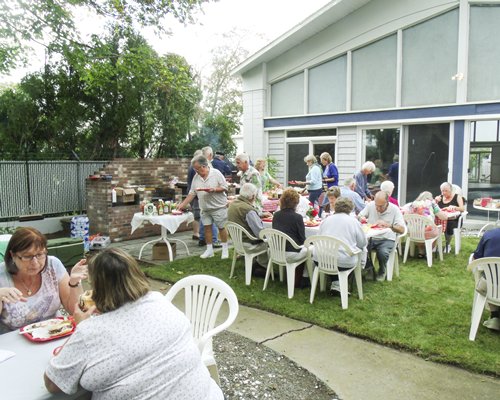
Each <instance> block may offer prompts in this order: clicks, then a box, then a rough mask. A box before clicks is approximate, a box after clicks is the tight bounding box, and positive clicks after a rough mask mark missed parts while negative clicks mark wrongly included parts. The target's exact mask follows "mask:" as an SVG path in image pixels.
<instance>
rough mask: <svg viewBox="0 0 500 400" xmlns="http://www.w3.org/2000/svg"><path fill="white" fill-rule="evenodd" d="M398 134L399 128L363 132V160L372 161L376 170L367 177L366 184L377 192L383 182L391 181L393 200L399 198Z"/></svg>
mask: <svg viewBox="0 0 500 400" xmlns="http://www.w3.org/2000/svg"><path fill="white" fill-rule="evenodd" d="M399 134H400V128H378V129H365V130H363V143H364V153H365V157H364V160H366V161H372V162H373V163H374V164H375V168H376V169H375V172H374V173H373V174H371V175H370V176H369V177H368V184H369V186H370V188H371V189H372V190H378V188H379V187H380V184H381V183H382V182H383V181H385V180H387V179H389V180H391V181H392V182H393V183H394V191H393V193H392V196H393V197H395V198H399V197H398V187H399V185H398V181H399V136H400V135H399Z"/></svg>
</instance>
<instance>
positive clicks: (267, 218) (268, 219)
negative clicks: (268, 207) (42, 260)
mask: <svg viewBox="0 0 500 400" xmlns="http://www.w3.org/2000/svg"><path fill="white" fill-rule="evenodd" d="M262 222H273V217H266V218H262Z"/></svg>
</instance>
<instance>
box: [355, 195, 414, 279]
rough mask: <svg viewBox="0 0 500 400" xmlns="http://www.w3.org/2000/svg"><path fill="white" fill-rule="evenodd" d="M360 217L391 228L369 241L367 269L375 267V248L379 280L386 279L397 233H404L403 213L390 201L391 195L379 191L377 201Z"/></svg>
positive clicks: (366, 208)
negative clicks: (387, 266)
mask: <svg viewBox="0 0 500 400" xmlns="http://www.w3.org/2000/svg"><path fill="white" fill-rule="evenodd" d="M358 218H359V220H360V221H361V222H368V223H369V224H376V225H378V226H379V227H380V228H390V230H389V231H388V232H387V233H384V234H383V235H379V236H374V237H373V238H371V239H370V241H369V242H368V261H367V263H366V267H365V269H367V270H368V269H373V263H372V261H371V259H370V257H371V251H372V250H375V252H376V253H377V259H378V263H379V266H380V267H379V270H378V274H377V281H384V280H385V276H386V265H387V261H388V260H389V255H390V254H391V251H392V249H393V248H394V246H395V244H396V234H399V233H403V232H404V230H405V228H404V227H405V222H404V219H403V214H401V211H400V210H399V207H396V206H395V205H394V204H391V203H389V196H388V194H387V193H385V192H377V194H376V195H375V201H372V202H370V203H368V204H367V206H366V207H365V208H364V209H363V210H362V211H361V212H360V213H359V215H358Z"/></svg>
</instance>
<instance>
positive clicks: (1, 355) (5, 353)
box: [0, 349, 16, 363]
mask: <svg viewBox="0 0 500 400" xmlns="http://www.w3.org/2000/svg"><path fill="white" fill-rule="evenodd" d="M15 355H16V353H14V352H13V351H9V350H1V349H0V363H1V362H4V361H6V360H8V359H9V358H11V357H14V356H15Z"/></svg>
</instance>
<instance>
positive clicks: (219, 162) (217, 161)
mask: <svg viewBox="0 0 500 400" xmlns="http://www.w3.org/2000/svg"><path fill="white" fill-rule="evenodd" d="M212 166H213V167H214V168H215V169H218V170H219V171H220V173H221V174H222V175H224V176H230V175H231V174H232V171H231V167H230V166H229V165H227V164H226V163H225V162H224V153H222V152H220V151H216V152H215V157H214V159H213V160H212Z"/></svg>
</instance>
